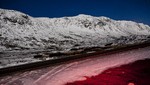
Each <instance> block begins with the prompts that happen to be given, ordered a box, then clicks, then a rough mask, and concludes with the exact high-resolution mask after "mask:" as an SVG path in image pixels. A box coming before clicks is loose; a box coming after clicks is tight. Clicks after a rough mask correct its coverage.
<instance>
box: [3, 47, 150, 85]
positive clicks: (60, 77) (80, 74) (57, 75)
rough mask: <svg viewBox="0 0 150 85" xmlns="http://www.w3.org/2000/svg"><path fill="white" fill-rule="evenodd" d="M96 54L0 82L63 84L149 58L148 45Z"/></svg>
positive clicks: (15, 75)
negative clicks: (108, 53)
mask: <svg viewBox="0 0 150 85" xmlns="http://www.w3.org/2000/svg"><path fill="white" fill-rule="evenodd" d="M97 56H98V57H94V56H93V58H86V59H83V60H76V61H71V62H70V61H69V62H66V63H62V64H57V65H54V66H49V67H47V68H42V69H37V70H32V71H26V72H20V73H16V74H12V75H8V76H4V77H0V84H1V85H64V84H66V83H67V82H73V81H76V80H84V79H86V77H90V76H93V75H97V74H99V73H101V72H103V71H104V70H106V69H108V68H112V67H118V66H120V65H124V64H128V63H131V62H134V61H137V60H144V59H146V58H148V59H150V47H145V48H139V49H134V50H130V51H125V52H120V53H116V54H110V55H103V56H99V55H97Z"/></svg>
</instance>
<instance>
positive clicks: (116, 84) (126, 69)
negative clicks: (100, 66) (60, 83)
mask: <svg viewBox="0 0 150 85" xmlns="http://www.w3.org/2000/svg"><path fill="white" fill-rule="evenodd" d="M86 78H87V79H86V80H84V81H76V82H72V83H68V84H66V85H150V59H146V60H140V61H136V62H134V63H132V64H128V65H123V66H120V67H116V68H111V69H108V70H106V71H104V72H103V73H101V74H99V75H97V76H93V77H90V78H88V77H86Z"/></svg>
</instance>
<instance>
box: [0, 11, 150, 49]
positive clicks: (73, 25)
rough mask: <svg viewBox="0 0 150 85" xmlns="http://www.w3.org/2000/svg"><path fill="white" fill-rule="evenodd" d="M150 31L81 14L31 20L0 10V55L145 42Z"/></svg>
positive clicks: (27, 16) (138, 26)
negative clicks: (27, 50)
mask: <svg viewBox="0 0 150 85" xmlns="http://www.w3.org/2000/svg"><path fill="white" fill-rule="evenodd" d="M149 38H150V27H149V26H148V25H144V24H142V23H136V22H132V21H124V20H122V21H116V20H113V19H110V18H107V17H103V16H102V17H93V16H90V15H84V14H80V15H78V16H74V17H62V18H33V17H31V16H29V15H27V14H24V13H21V12H18V11H14V10H6V9H0V51H6V50H20V49H21V50H23V49H34V50H37V49H38V50H39V49H49V50H70V49H71V48H77V47H94V46H99V47H103V46H105V45H106V44H110V43H111V45H122V44H123V45H124V44H130V43H137V42H144V41H147V40H148V39H149Z"/></svg>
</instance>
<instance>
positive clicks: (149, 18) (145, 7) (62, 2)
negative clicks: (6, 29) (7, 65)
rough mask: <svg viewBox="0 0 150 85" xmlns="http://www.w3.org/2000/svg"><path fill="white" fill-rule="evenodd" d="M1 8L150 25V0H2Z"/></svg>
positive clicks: (29, 12)
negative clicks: (105, 18)
mask: <svg viewBox="0 0 150 85" xmlns="http://www.w3.org/2000/svg"><path fill="white" fill-rule="evenodd" d="M0 8H5V9H14V10H18V11H21V12H24V13H27V14H29V15H31V16H34V17H63V16H75V15H78V14H88V15H93V16H107V17H110V18H112V19H117V20H118V19H121V20H122V19H125V20H133V21H136V22H143V23H145V24H149V25H150V0H0Z"/></svg>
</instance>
